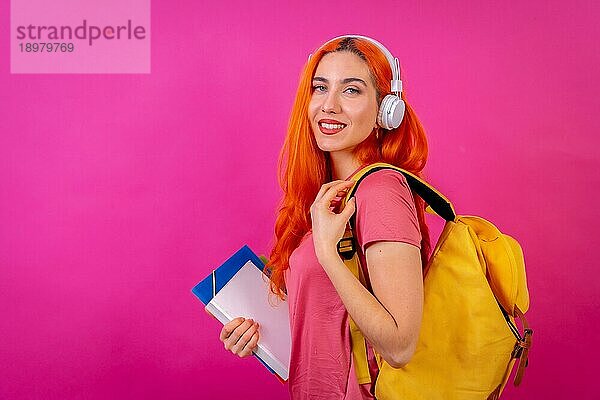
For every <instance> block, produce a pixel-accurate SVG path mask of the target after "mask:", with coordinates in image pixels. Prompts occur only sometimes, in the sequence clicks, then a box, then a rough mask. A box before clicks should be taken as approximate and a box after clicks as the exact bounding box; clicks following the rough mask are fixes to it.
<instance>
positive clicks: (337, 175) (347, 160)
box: [329, 152, 360, 181]
mask: <svg viewBox="0 0 600 400" xmlns="http://www.w3.org/2000/svg"><path fill="white" fill-rule="evenodd" d="M329 157H330V161H331V179H332V180H334V181H335V180H338V179H347V178H349V177H350V174H352V173H353V172H354V171H356V170H357V169H358V167H360V162H358V160H357V159H355V158H354V157H352V155H349V154H340V153H339V152H330V153H329Z"/></svg>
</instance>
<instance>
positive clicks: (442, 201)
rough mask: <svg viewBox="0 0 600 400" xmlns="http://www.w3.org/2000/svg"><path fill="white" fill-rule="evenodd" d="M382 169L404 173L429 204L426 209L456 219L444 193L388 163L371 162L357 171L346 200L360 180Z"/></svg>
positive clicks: (447, 218) (352, 193) (413, 187)
mask: <svg viewBox="0 0 600 400" xmlns="http://www.w3.org/2000/svg"><path fill="white" fill-rule="evenodd" d="M381 169H392V170H394V171H398V172H400V173H401V174H403V175H404V177H405V178H406V181H407V182H408V186H410V188H411V189H412V190H413V191H414V192H415V193H416V194H417V195H418V196H419V197H420V198H422V199H423V201H425V203H427V204H428V207H427V210H426V211H428V212H429V213H433V214H437V215H439V216H440V217H442V218H443V219H445V220H446V221H454V219H455V218H456V213H455V211H454V207H453V206H452V203H451V202H450V200H448V199H447V198H446V197H445V196H444V195H443V194H442V193H440V192H439V191H438V190H437V189H435V188H434V187H433V186H431V185H430V184H429V183H427V182H425V181H424V180H422V179H421V178H419V177H418V176H416V175H414V174H413V173H411V172H408V171H406V170H404V169H402V168H400V167H396V166H395V165H392V164H387V163H374V164H370V165H368V166H366V167H364V168H362V169H361V170H359V171H358V172H356V173H355V174H354V175H353V176H352V178H351V179H353V180H355V181H356V183H355V184H354V185H353V186H352V188H351V189H350V190H349V191H348V194H347V195H346V198H345V202H346V201H348V200H350V198H351V197H352V196H354V194H355V193H356V190H357V189H358V185H359V184H360V182H362V180H363V179H365V178H366V177H367V176H368V175H370V174H372V173H373V172H375V171H379V170H381ZM344 204H345V203H344Z"/></svg>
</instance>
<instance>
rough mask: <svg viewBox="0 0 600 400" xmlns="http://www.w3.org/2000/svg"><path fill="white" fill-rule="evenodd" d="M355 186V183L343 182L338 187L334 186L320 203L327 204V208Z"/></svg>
mask: <svg viewBox="0 0 600 400" xmlns="http://www.w3.org/2000/svg"><path fill="white" fill-rule="evenodd" d="M352 185H354V181H342V182H341V183H338V184H336V185H332V186H331V187H330V188H329V189H328V190H327V191H326V192H325V193H324V194H323V196H322V197H321V200H320V202H321V203H322V204H323V203H324V204H325V205H326V206H327V207H329V206H330V205H331V202H332V201H333V200H334V199H335V198H336V197H337V196H340V197H341V196H345V195H346V193H347V192H348V190H349V189H350V188H351V187H352Z"/></svg>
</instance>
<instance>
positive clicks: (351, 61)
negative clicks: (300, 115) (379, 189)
mask: <svg viewBox="0 0 600 400" xmlns="http://www.w3.org/2000/svg"><path fill="white" fill-rule="evenodd" d="M312 86H313V90H312V96H311V99H310V103H309V106H308V118H309V120H310V125H311V128H312V131H313V134H314V135H315V139H316V141H317V145H318V146H319V148H320V149H321V150H323V151H328V152H332V153H333V152H343V153H349V154H350V153H351V152H352V149H354V148H355V147H356V146H357V145H358V144H360V143H361V142H362V141H363V140H365V139H366V138H367V137H368V136H369V135H370V134H371V132H372V131H373V129H374V128H375V127H376V126H377V111H378V105H377V91H376V88H375V84H374V83H373V80H372V78H371V74H370V70H369V66H368V65H367V63H366V62H365V61H363V60H362V59H361V58H360V57H359V56H357V55H356V54H354V53H351V52H348V51H338V52H333V53H328V54H326V55H325V56H323V58H322V59H321V61H320V62H319V65H318V66H317V69H316V71H315V75H314V78H313V81H312Z"/></svg>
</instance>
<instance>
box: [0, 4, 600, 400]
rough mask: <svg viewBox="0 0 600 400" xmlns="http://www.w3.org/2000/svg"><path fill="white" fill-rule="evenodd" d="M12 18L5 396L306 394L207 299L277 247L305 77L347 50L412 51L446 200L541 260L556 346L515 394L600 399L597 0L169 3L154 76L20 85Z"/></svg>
mask: <svg viewBox="0 0 600 400" xmlns="http://www.w3.org/2000/svg"><path fill="white" fill-rule="evenodd" d="M7 3H8V1H7V0H4V1H3V2H2V7H0V18H1V21H2V23H0V33H1V35H0V36H1V38H2V39H1V40H0V53H1V54H3V56H2V57H1V58H0V188H1V189H0V221H1V223H0V268H1V269H0V291H1V296H2V308H1V310H2V311H1V313H2V314H1V318H0V360H2V362H0V398H7V399H8V398H10V399H42V398H43V399H83V398H85V399H107V398H144V399H162V398H172V399H216V398H235V397H234V396H245V397H244V398H263V399H281V398H286V397H287V388H286V387H285V386H283V385H282V384H281V383H279V382H278V381H277V380H276V379H275V378H274V377H273V376H271V375H270V374H269V373H267V372H266V370H265V369H264V367H263V366H262V365H260V364H259V363H258V362H257V361H255V360H252V359H248V360H240V359H238V358H236V357H235V356H233V355H231V354H229V353H227V352H226V351H225V350H224V349H223V348H222V345H221V343H220V342H219V341H218V339H217V336H218V332H219V329H220V327H219V324H218V323H217V322H216V321H214V320H213V319H211V318H210V317H208V316H207V315H206V314H205V313H204V311H203V309H202V306H201V304H200V303H199V301H198V300H197V299H196V298H195V297H194V296H193V295H192V294H191V292H190V289H191V287H192V286H193V285H195V284H196V283H197V282H198V281H199V280H200V279H201V278H202V277H203V276H205V275H206V274H207V273H208V272H209V271H210V270H211V268H213V267H216V266H218V265H219V264H220V263H221V262H223V261H224V260H225V259H226V258H227V257H228V256H229V255H230V254H232V253H233V252H234V251H236V250H237V249H239V248H240V247H241V246H242V245H243V244H245V243H247V244H249V245H250V247H251V248H253V249H254V250H255V251H256V252H257V253H259V254H264V253H267V252H268V249H269V246H270V243H271V239H272V234H273V223H274V220H275V209H276V206H277V203H278V201H279V198H280V190H279V187H278V185H277V177H276V165H277V156H278V152H279V149H280V147H281V145H282V143H283V138H284V133H285V128H286V124H287V119H288V116H289V110H290V108H291V105H292V100H293V96H294V92H295V89H296V86H297V82H298V76H299V73H300V70H301V67H302V65H303V63H304V62H305V61H306V59H307V56H308V54H309V53H310V52H311V51H312V50H314V48H315V47H317V46H318V45H319V44H321V43H322V42H323V41H325V40H327V39H329V38H331V37H334V36H337V35H339V34H344V33H359V34H365V35H369V36H372V37H374V38H376V39H378V40H380V41H381V42H383V43H384V44H386V45H387V46H388V47H389V48H390V50H391V51H392V52H393V53H394V54H396V55H397V56H398V57H399V59H400V61H401V63H402V66H403V70H404V85H405V88H406V93H407V96H408V99H409V101H410V103H411V104H412V105H413V107H414V108H415V109H416V111H417V113H418V115H419V117H420V118H421V121H422V122H423V124H424V126H425V127H426V129H427V132H428V135H429V143H430V147H431V151H430V159H429V163H428V166H427V169H426V172H427V175H428V177H429V180H430V181H431V183H432V184H434V185H435V186H437V187H438V188H439V189H440V190H441V191H442V192H444V193H445V194H446V195H447V196H448V197H449V198H450V199H452V200H453V202H454V205H455V207H456V209H457V211H458V212H459V213H461V214H474V215H481V216H484V217H487V218H488V219H490V220H491V221H493V222H495V223H496V224H497V225H498V227H499V228H500V229H502V230H504V231H506V232H507V233H509V234H511V235H513V236H514V237H516V238H517V239H518V240H519V241H520V243H521V244H522V246H523V248H524V251H525V257H526V262H527V268H528V269H527V273H528V279H529V287H530V292H531V309H530V311H529V313H528V314H527V315H528V318H529V320H530V323H531V325H532V327H533V328H534V330H535V333H534V337H533V339H534V347H533V348H532V350H531V352H530V363H529V367H528V369H527V373H526V376H525V379H524V382H523V384H522V386H521V387H519V388H516V389H515V388H513V387H508V389H507V390H506V392H505V393H506V395H505V397H506V398H507V399H517V398H527V399H534V398H535V399H537V398H553V399H563V398H579V399H592V398H597V393H598V391H599V390H600V383H599V381H598V379H597V377H596V373H595V372H594V371H595V370H596V361H597V357H598V355H599V351H598V346H597V339H598V334H597V331H596V328H597V321H598V320H599V317H600V311H598V304H599V303H600V301H599V300H598V297H597V295H598V293H599V289H600V284H599V280H598V276H599V273H598V269H597V262H596V254H595V250H596V248H595V245H596V244H597V237H598V234H599V229H598V222H599V220H600V218H599V217H600V215H599V214H600V213H599V212H598V209H597V208H596V207H597V205H598V203H599V200H600V199H599V196H598V189H597V186H598V184H600V175H599V174H598V169H599V168H600V161H599V157H598V151H597V146H598V144H599V142H598V138H597V134H598V131H599V128H600V120H599V119H598V117H597V112H598V110H599V109H600V102H599V100H598V92H599V91H600V87H599V86H600V85H599V84H598V78H597V74H598V71H599V70H600V65H599V64H600V63H599V58H600V56H599V55H600V48H599V41H598V37H600V31H599V29H598V24H597V21H598V19H599V18H600V10H599V9H598V6H597V3H596V2H593V1H587V2H584V1H579V2H574V3H570V4H569V5H567V4H566V3H565V2H559V1H530V2H516V1H515V2H509V4H507V3H506V2H476V1H472V2H466V1H450V2H443V5H439V3H440V2H435V1H432V2H426V3H421V2H419V3H416V4H415V3H412V4H409V3H406V2H405V3H406V4H401V3H400V2H392V1H389V2H386V3H385V4H384V2H378V3H377V7H376V6H375V3H374V2H371V1H369V2H366V1H361V2H359V1H346V2H343V5H342V3H339V4H338V5H335V4H333V3H332V2H321V1H319V2H316V1H315V2H305V1H302V2H300V1H295V2H292V3H289V4H287V5H286V6H283V4H284V3H282V2H277V1H269V2H266V1H265V2H260V3H255V4H251V5H250V4H249V2H241V1H240V2H225V3H222V2H213V4H214V5H207V4H206V3H207V2H198V1H179V2H176V3H174V2H167V1H163V2H159V1H154V2H153V3H152V73H151V74H145V75H144V74H139V75H114V74H113V75H83V74H81V75H51V74H47V75H43V74H41V75H18V74H15V75H11V74H10V61H9V52H10V43H9V23H8V22H9V9H8V5H7ZM482 3H486V4H485V5H484V4H482ZM491 3H495V4H491ZM523 3H526V4H523ZM221 4H222V5H221ZM430 220H431V219H430ZM432 221H433V220H432ZM436 222H437V221H436ZM432 226H433V227H434V228H435V229H434V230H437V229H439V227H440V226H439V223H437V224H435V225H433V224H432ZM438 232H439V230H438ZM224 390H225V391H226V392H227V393H226V394H223V392H222V391H224Z"/></svg>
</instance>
